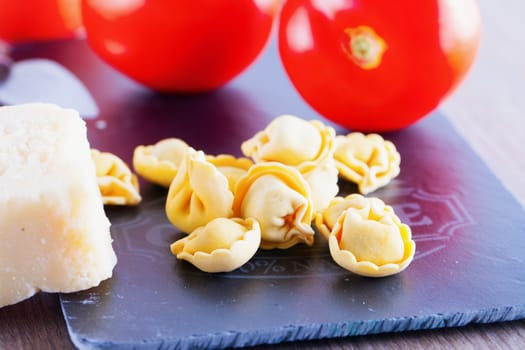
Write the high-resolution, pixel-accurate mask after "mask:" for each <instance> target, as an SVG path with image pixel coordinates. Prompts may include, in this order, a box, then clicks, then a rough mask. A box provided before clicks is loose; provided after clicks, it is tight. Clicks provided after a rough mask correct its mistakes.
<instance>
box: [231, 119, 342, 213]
mask: <svg viewBox="0 0 525 350" xmlns="http://www.w3.org/2000/svg"><path fill="white" fill-rule="evenodd" d="M334 138H335V130H334V129H333V128H332V127H330V126H326V125H324V124H323V123H321V122H320V121H317V120H311V121H306V120H303V119H301V118H298V117H295V116H292V115H282V116H279V117H277V118H275V119H274V120H273V121H272V122H271V123H270V124H269V125H268V126H267V127H266V128H265V129H264V130H263V131H260V132H258V133H257V134H255V135H254V136H253V137H252V138H250V139H249V140H247V141H245V142H243V143H242V145H241V150H242V152H243V153H244V155H245V156H247V157H251V158H252V159H254V161H255V162H256V163H260V162H272V161H273V162H279V163H282V164H286V165H289V166H293V167H295V168H297V169H298V170H299V172H300V173H301V174H302V175H303V177H304V178H305V179H306V181H307V183H308V185H309V186H310V189H311V195H312V201H313V205H314V210H315V211H317V210H322V209H324V208H325V207H326V206H327V205H328V203H329V202H330V200H331V199H332V198H334V197H335V196H336V195H337V192H338V191H339V187H338V185H337V180H338V171H337V168H336V166H335V162H334V161H333V152H334Z"/></svg>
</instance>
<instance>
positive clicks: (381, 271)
mask: <svg viewBox="0 0 525 350" xmlns="http://www.w3.org/2000/svg"><path fill="white" fill-rule="evenodd" d="M368 200H370V201H371V203H370V205H369V207H368V210H366V208H352V207H350V208H348V209H346V210H344V211H343V212H342V213H341V215H340V216H339V218H338V219H337V222H336V224H335V226H334V228H333V229H332V232H331V233H330V237H329V240H328V242H329V248H330V254H331V255H332V258H333V259H334V260H335V262H336V263H337V264H338V265H340V266H341V267H343V268H345V269H347V270H349V271H351V272H353V273H356V274H358V275H362V276H368V277H384V276H389V275H393V274H396V273H399V272H401V271H403V270H404V269H405V268H406V267H407V266H408V265H409V264H410V263H411V262H412V259H413V258H414V253H415V250H416V244H415V242H414V241H413V240H412V233H411V230H410V227H408V226H407V225H405V224H402V223H401V221H400V220H399V218H398V217H397V216H396V215H395V213H394V210H393V209H392V207H390V206H388V205H385V204H384V202H383V201H381V200H380V199H377V198H372V199H368ZM372 202H373V203H372Z"/></svg>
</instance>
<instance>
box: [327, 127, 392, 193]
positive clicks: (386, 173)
mask: <svg viewBox="0 0 525 350" xmlns="http://www.w3.org/2000/svg"><path fill="white" fill-rule="evenodd" d="M334 159H335V164H336V166H337V169H338V170H339V174H340V176H341V177H343V178H344V179H346V180H349V181H351V182H354V183H356V184H357V185H358V189H359V192H360V193H361V194H368V193H370V192H372V191H375V190H376V189H378V188H380V187H382V186H385V185H386V184H388V183H389V182H390V181H391V180H392V179H393V178H395V177H396V176H397V175H399V171H400V168H399V165H400V161H401V158H400V155H399V152H398V151H397V149H396V147H395V146H394V144H393V143H392V142H390V141H385V140H384V139H383V137H382V136H381V135H378V134H368V135H364V134H362V133H359V132H353V133H349V134H348V135H346V136H343V135H339V136H336V138H335V152H334Z"/></svg>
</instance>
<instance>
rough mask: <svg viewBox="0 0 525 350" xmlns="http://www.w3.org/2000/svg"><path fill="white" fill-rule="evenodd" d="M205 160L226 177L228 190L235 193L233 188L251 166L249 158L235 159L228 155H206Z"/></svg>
mask: <svg viewBox="0 0 525 350" xmlns="http://www.w3.org/2000/svg"><path fill="white" fill-rule="evenodd" d="M206 160H208V162H210V163H212V164H213V165H215V166H216V167H217V169H218V170H219V171H220V172H221V173H223V174H224V176H226V178H227V179H228V183H229V185H230V190H231V191H232V192H234V191H235V186H236V185H237V182H238V181H239V179H240V178H241V177H242V176H243V175H244V174H246V172H247V171H248V169H250V167H251V166H252V165H253V162H252V160H251V159H249V158H244V157H240V158H235V157H234V156H232V155H229V154H220V155H217V156H211V155H206Z"/></svg>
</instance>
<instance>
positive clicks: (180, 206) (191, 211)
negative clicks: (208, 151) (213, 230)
mask: <svg viewBox="0 0 525 350" xmlns="http://www.w3.org/2000/svg"><path fill="white" fill-rule="evenodd" d="M232 205H233V193H232V191H230V188H229V184H228V179H227V178H226V176H224V174H222V173H221V172H220V171H219V170H217V168H216V167H215V166H214V165H213V164H211V163H210V162H208V161H207V160H206V157H205V155H204V153H203V152H202V151H196V150H194V149H193V148H191V147H188V148H187V149H186V152H185V155H184V157H183V160H182V162H181V164H180V166H179V169H178V171H177V175H176V176H175V178H174V179H173V181H172V182H171V185H170V187H169V190H168V197H167V199H166V215H167V216H168V219H169V220H170V222H171V223H172V224H173V225H174V226H175V227H177V228H178V229H180V230H181V231H183V232H186V233H190V232H192V231H193V230H195V229H196V228H198V227H199V226H204V225H206V224H207V223H208V222H209V221H211V220H213V219H215V218H219V217H225V218H228V217H231V216H232V213H233V209H232Z"/></svg>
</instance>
